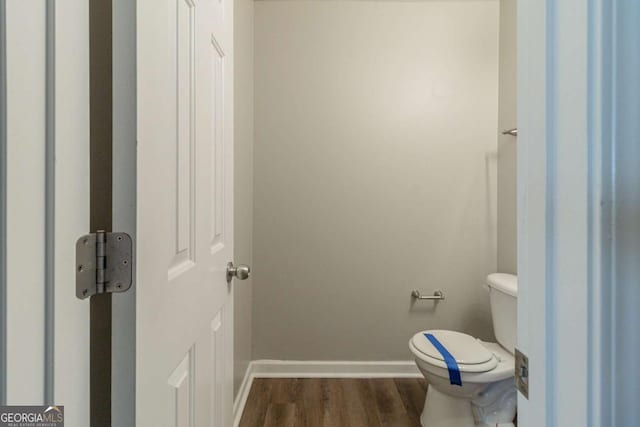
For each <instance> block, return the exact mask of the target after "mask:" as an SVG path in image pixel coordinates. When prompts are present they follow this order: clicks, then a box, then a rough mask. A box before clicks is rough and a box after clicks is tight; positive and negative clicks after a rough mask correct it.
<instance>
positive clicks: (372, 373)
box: [251, 360, 422, 378]
mask: <svg viewBox="0 0 640 427" xmlns="http://www.w3.org/2000/svg"><path fill="white" fill-rule="evenodd" d="M251 363H252V365H253V374H254V377H255V378H420V377H421V376H422V374H420V371H418V368H417V367H416V364H415V363H414V362H413V361H398V362H396V361H394V362H386V361H384V362H377V361H375V362H349V361H344V362H343V361H323V360H320V361H294V360H255V361H253V362H251Z"/></svg>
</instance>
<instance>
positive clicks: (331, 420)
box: [240, 378, 427, 427]
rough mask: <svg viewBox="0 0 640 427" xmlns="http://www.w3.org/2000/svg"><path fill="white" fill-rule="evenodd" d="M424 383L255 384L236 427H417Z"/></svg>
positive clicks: (310, 381)
mask: <svg viewBox="0 0 640 427" xmlns="http://www.w3.org/2000/svg"><path fill="white" fill-rule="evenodd" d="M426 389H427V384H426V383H425V381H424V380H423V379H328V378H305V379H298V378H256V379H255V380H254V381H253V385H252V386H251V390H250V392H249V397H248V399H247V404H246V406H245V409H244V413H243V415H242V420H241V421H240V427H420V413H421V412H422V407H423V406H424V398H425V395H426Z"/></svg>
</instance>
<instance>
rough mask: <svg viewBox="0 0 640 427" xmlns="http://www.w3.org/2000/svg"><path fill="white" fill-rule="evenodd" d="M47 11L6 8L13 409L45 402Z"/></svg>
mask: <svg viewBox="0 0 640 427" xmlns="http://www.w3.org/2000/svg"><path fill="white" fill-rule="evenodd" d="M45 6H46V5H45V3H44V2H41V1H38V0H29V1H25V2H15V1H8V2H6V20H7V49H6V58H7V347H6V349H7V377H6V380H7V402H8V403H10V404H26V403H30V402H42V401H43V399H44V327H45V325H44V314H45V313H44V310H43V308H44V305H45V294H44V290H45V287H44V275H45V270H44V268H45V258H44V256H45V254H44V250H43V249H44V246H43V236H44V234H45V228H44V225H45V222H44V211H45V186H44V182H45V137H46V123H45V103H44V99H45V94H46V87H45V70H46V45H45V35H46V28H45V20H46V7H45ZM34 248H37V250H34ZM33 308H36V309H33Z"/></svg>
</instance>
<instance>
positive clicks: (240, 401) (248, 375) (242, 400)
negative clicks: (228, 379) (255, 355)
mask: <svg viewBox="0 0 640 427" xmlns="http://www.w3.org/2000/svg"><path fill="white" fill-rule="evenodd" d="M254 378H255V377H254V376H253V362H251V363H249V366H247V371H246V372H245V373H244V378H243V379H242V383H241V384H240V389H239V390H238V395H237V396H236V398H235V400H234V401H233V427H238V426H239V425H240V419H241V418H242V413H243V412H244V406H245V405H246V404H247V398H248V397H249V391H251V384H253V379H254Z"/></svg>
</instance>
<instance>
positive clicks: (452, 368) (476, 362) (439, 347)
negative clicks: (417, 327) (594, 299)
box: [409, 273, 518, 427]
mask: <svg viewBox="0 0 640 427" xmlns="http://www.w3.org/2000/svg"><path fill="white" fill-rule="evenodd" d="M487 285H488V286H489V295H490V302H491V317H492V319H493V327H494V330H495V334H496V338H497V340H498V344H496V343H487V342H482V341H480V340H479V339H477V338H474V337H472V336H470V335H467V334H463V333H461V332H455V331H444V330H427V331H422V332H419V333H417V334H415V335H414V336H413V338H412V339H411V341H409V348H410V349H411V352H412V353H413V354H414V356H415V360H416V364H417V365H418V368H419V369H420V371H421V372H422V374H423V375H424V377H425V379H426V380H427V383H428V385H429V388H428V391H427V398H426V400H425V404H424V409H423V411H422V416H421V417H420V421H421V423H422V426H423V427H496V426H499V427H513V426H514V424H513V419H514V417H515V414H516V401H517V397H516V387H515V381H514V366H515V361H514V357H513V353H514V348H515V344H516V301H517V293H518V281H517V278H516V276H513V275H511V274H501V273H496V274H490V275H489V276H488V277H487ZM454 360H455V362H454ZM459 384H460V385H459Z"/></svg>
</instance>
